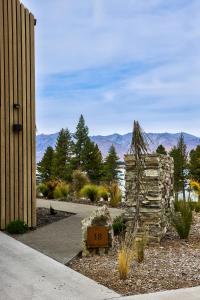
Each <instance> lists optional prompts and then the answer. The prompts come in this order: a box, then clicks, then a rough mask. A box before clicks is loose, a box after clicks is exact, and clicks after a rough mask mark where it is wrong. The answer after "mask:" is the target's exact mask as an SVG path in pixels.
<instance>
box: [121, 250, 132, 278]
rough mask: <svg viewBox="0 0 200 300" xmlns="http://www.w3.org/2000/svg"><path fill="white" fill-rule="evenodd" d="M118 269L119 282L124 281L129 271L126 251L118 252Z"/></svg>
mask: <svg viewBox="0 0 200 300" xmlns="http://www.w3.org/2000/svg"><path fill="white" fill-rule="evenodd" d="M118 269H119V278H120V279H121V280H126V279H127V277H128V273H129V269H130V259H129V256H128V255H127V249H126V248H124V249H121V250H119V252H118Z"/></svg>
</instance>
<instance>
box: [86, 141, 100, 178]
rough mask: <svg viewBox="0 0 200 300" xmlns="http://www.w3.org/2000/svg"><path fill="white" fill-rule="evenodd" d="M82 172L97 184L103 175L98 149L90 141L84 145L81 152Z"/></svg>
mask: <svg viewBox="0 0 200 300" xmlns="http://www.w3.org/2000/svg"><path fill="white" fill-rule="evenodd" d="M83 159H84V166H83V167H84V171H86V172H87V175H88V177H89V179H90V180H91V181H93V182H95V183H99V182H100V181H101V178H102V173H103V160H102V154H101V152H100V150H99V147H98V146H97V145H96V144H95V143H94V142H92V141H90V139H88V141H87V142H86V144H85V147H84V151H83Z"/></svg>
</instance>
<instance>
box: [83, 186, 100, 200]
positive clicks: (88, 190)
mask: <svg viewBox="0 0 200 300" xmlns="http://www.w3.org/2000/svg"><path fill="white" fill-rule="evenodd" d="M80 195H81V196H83V197H87V198H88V199H90V201H91V202H95V201H97V200H98V187H97V186H96V185H94V184H87V185H85V186H84V187H83V188H82V189H81V191H80Z"/></svg>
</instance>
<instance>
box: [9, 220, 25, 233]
mask: <svg viewBox="0 0 200 300" xmlns="http://www.w3.org/2000/svg"><path fill="white" fill-rule="evenodd" d="M6 231H7V232H8V233H10V234H23V233H25V232H27V231H28V225H27V224H25V223H24V222H23V221H21V220H16V221H12V222H10V223H9V224H8V225H7V227H6Z"/></svg>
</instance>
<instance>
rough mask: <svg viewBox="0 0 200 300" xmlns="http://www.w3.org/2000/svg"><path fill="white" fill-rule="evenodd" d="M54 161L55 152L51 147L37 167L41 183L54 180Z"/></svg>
mask: <svg viewBox="0 0 200 300" xmlns="http://www.w3.org/2000/svg"><path fill="white" fill-rule="evenodd" d="M53 159H54V150H53V148H52V147H50V146H49V147H48V148H47V149H46V151H45V153H44V156H43V158H42V160H41V161H40V162H39V163H38V165H37V171H38V173H39V179H40V180H41V182H47V181H49V180H51V179H52V175H53Z"/></svg>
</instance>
